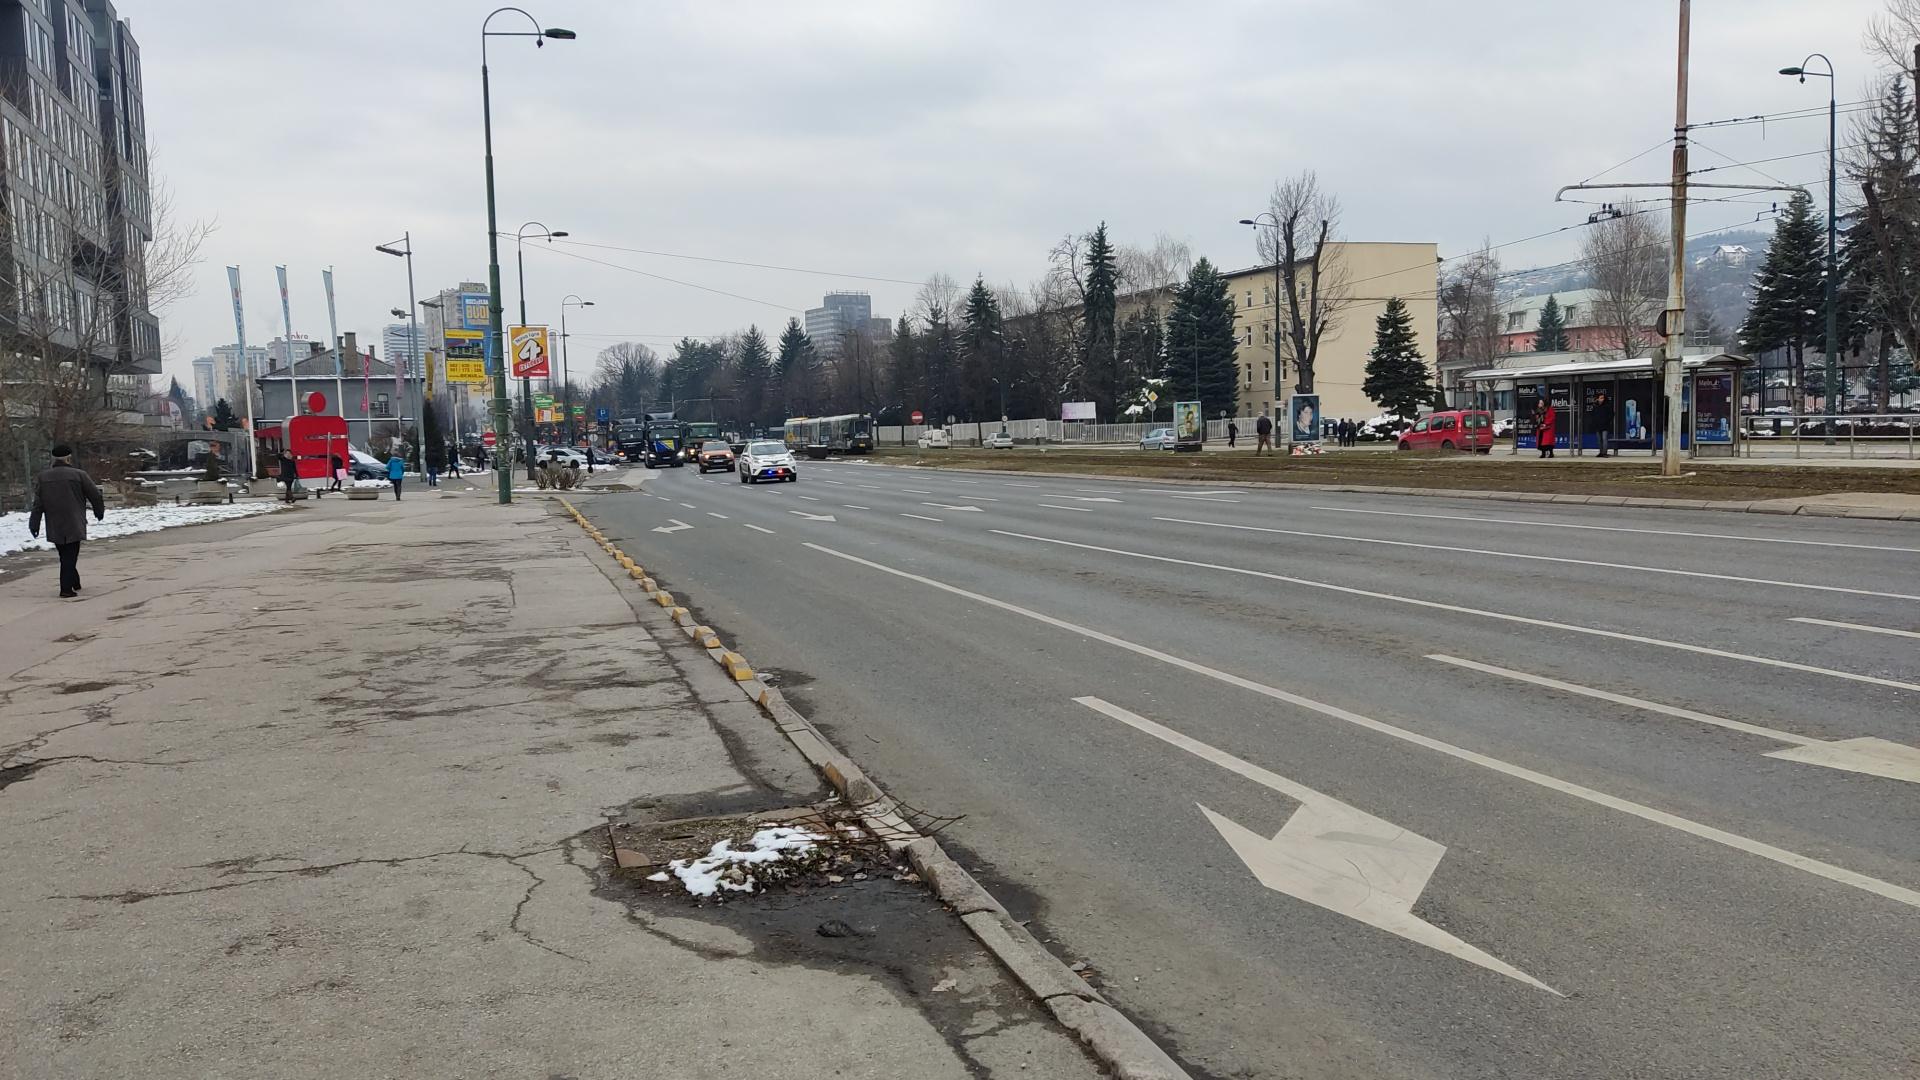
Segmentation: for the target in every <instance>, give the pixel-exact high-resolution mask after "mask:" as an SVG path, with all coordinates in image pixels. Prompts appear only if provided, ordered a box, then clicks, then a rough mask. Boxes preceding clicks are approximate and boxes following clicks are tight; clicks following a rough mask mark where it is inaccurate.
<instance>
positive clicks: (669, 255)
mask: <svg viewBox="0 0 1920 1080" xmlns="http://www.w3.org/2000/svg"><path fill="white" fill-rule="evenodd" d="M554 243H556V244H562V245H565V246H568V247H585V248H598V249H600V250H602V251H621V252H626V253H628V254H632V255H657V256H659V257H661V258H663V259H690V260H692V261H694V262H707V263H719V264H721V265H723V266H748V267H752V268H753V269H756V270H782V271H785V272H787V273H789V274H813V275H815V276H817V277H835V278H848V279H851V280H854V281H881V282H886V283H887V284H890V285H924V284H926V282H925V281H909V280H907V279H906V278H894V277H881V276H879V275H877V274H848V273H843V272H840V271H837V270H811V269H808V268H807V267H804V266H780V265H778V264H776V263H760V262H751V261H749V260H746V259H720V258H714V257H712V256H709V255H682V254H678V253H676V252H672V251H650V250H648V249H646V248H630V247H619V246H617V245H614V244H589V243H586V242H585V241H582V240H555V241H554Z"/></svg>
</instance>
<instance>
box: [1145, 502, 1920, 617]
mask: <svg viewBox="0 0 1920 1080" xmlns="http://www.w3.org/2000/svg"><path fill="white" fill-rule="evenodd" d="M1174 497H1175V498H1179V496H1177V495H1176V496H1174ZM1153 520H1155V521H1168V522H1173V523H1174V524H1177V525H1206V526H1210V527H1212V528H1215V529H1238V530H1240V531H1241V532H1259V533H1273V534H1275V535H1279V536H1305V537H1309V538H1312V539H1316V540H1345V541H1348V542H1350V543H1355V544H1381V545H1384V546H1387V547H1401V548H1418V549H1420V550H1423V551H1444V552H1447V553H1449V554H1454V555H1490V556H1493V557H1494V558H1500V559H1526V560H1528V561H1531V562H1552V563H1565V564H1567V565H1569V566H1597V567H1600V568H1602V569H1605V570H1632V571H1635V572H1636V573H1641V574H1670V575H1673V576H1675V577H1690V578H1707V579H1709V580H1713V581H1737V582H1740V583H1741V584H1743V585H1772V586H1775V587H1777V588H1782V589H1807V590H1810V591H1813V592H1831V593H1847V594H1849V595H1851V596H1877V597H1880V598H1881V599H1885V600H1920V595H1914V594H1912V593H1896V592H1879V591H1876V590H1874V589H1849V588H1847V587H1845V586H1843V585H1813V584H1810V583H1808V582H1804V581H1777V580H1775V579H1773V578H1752V577H1740V576H1739V575H1736V574H1710V573H1708V572H1706V571H1704V570H1677V569H1674V568H1672V567H1666V566H1636V565H1634V564H1633V563H1616V562H1601V561H1599V560H1597V559H1569V558H1565V557H1562V556H1559V555H1528V554H1525V553H1522V552H1518V551H1494V550H1491V549H1489V548H1469V547H1454V546H1453V545H1451V544H1419V543H1415V542H1414V541H1412V540H1385V539H1381V538H1380V537H1375V536H1345V535H1342V534H1340V533H1323V532H1306V531H1304V530H1301V529H1273V528H1266V527H1264V526H1260V525H1230V524H1228V523H1226V522H1224V521H1194V520H1192V519H1189V518H1168V517H1157V518H1154V519H1153Z"/></svg>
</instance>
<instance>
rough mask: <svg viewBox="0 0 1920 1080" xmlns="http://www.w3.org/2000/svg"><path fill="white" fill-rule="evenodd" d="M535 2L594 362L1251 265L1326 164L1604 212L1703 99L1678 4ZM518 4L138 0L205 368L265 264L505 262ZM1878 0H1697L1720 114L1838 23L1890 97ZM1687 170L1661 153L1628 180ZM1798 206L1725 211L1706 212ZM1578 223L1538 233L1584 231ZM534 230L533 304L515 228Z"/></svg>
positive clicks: (1853, 56)
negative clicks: (237, 292) (1876, 63)
mask: <svg viewBox="0 0 1920 1080" xmlns="http://www.w3.org/2000/svg"><path fill="white" fill-rule="evenodd" d="M529 3H530V4H531V7H530V9H529V10H531V11H533V13H534V14H535V15H537V16H539V17H541V18H542V19H544V20H546V21H548V22H549V23H550V24H555V25H561V26H565V27H568V28H571V29H573V30H575V31H577V32H578V33H579V40H577V41H571V42H553V43H551V44H549V45H548V46H547V47H545V48H542V49H539V50H536V49H535V48H534V47H533V45H532V44H531V42H530V41H529V40H528V39H524V38H496V39H493V43H492V45H491V53H490V55H491V63H492V75H493V87H494V97H495V100H494V134H495V147H496V153H497V156H498V184H499V194H500V223H501V227H502V228H503V229H504V230H506V231H508V232H512V231H513V230H514V229H516V228H517V227H518V226H519V225H520V224H521V223H522V222H525V221H528V220H530V219H537V220H540V221H543V222H545V223H546V224H547V225H548V226H550V227H551V228H554V229H563V230H567V231H568V232H570V233H571V234H572V235H571V238H570V239H569V240H568V241H566V242H564V243H555V244H552V245H548V244H545V243H529V244H528V246H527V255H526V269H527V285H528V303H529V307H530V309H531V314H532V317H533V321H536V322H538V321H557V319H558V303H559V299H560V298H561V297H562V296H563V295H565V294H568V293H577V294H579V295H581V296H583V297H585V298H587V299H590V300H593V301H595V307H593V308H592V309H590V310H587V311H585V312H584V313H582V312H580V311H577V310H576V311H574V312H572V313H570V315H569V322H570V328H571V329H572V330H573V331H574V338H573V341H572V344H573V345H574V346H575V352H574V362H575V363H574V366H575V367H576V368H579V367H581V366H582V365H583V363H584V361H583V360H582V359H581V355H580V354H581V353H582V352H585V353H589V354H590V353H591V352H592V351H594V350H595V349H597V348H598V347H600V346H603V345H605V344H607V343H610V342H612V341H615V340H620V339H634V340H641V341H645V342H647V343H649V344H651V345H653V346H654V347H655V348H656V349H659V350H660V351H662V352H663V353H664V352H665V351H666V346H667V344H668V343H669V342H670V341H672V340H673V339H675V338H678V337H679V336H681V335H692V336H702V335H711V334H718V333H725V332H729V331H732V330H736V329H739V328H742V327H744V326H745V325H746V324H747V323H750V322H756V323H758V324H760V325H761V327H762V328H763V329H764V328H767V327H776V328H777V327H778V326H779V325H780V324H782V323H784V321H785V320H786V318H787V317H788V316H789V315H791V314H798V313H799V312H800V311H801V310H802V309H804V308H806V307H809V306H813V305H816V304H818V303H819V297H820V294H821V293H822V292H824V291H827V290H829V289H836V288H859V289H866V290H868V291H870V292H872V294H873V297H874V310H875V312H876V314H886V315H893V314H896V313H898V312H899V311H900V310H901V309H902V308H903V307H904V306H906V305H907V304H908V303H909V302H910V301H911V298H912V295H913V293H914V292H915V287H914V285H912V284H908V283H909V282H918V281H921V280H923V279H925V278H926V277H927V276H928V275H929V274H933V273H946V274H950V275H952V276H953V277H955V278H958V279H961V280H962V281H968V280H971V279H972V277H973V276H974V275H975V274H976V273H979V274H984V275H986V277H987V279H988V280H989V281H990V282H994V283H1016V284H1021V285H1024V284H1026V283H1028V282H1030V281H1032V280H1033V279H1035V278H1036V277H1038V276H1040V275H1041V274H1043V273H1044V271H1045V260H1046V253H1047V250H1048V248H1049V247H1050V246H1051V245H1052V244H1053V243H1054V242H1055V241H1056V240H1057V239H1058V238H1059V237H1060V236H1061V235H1062V234H1065V233H1068V232H1078V231H1084V230H1087V229H1090V228H1091V227H1092V226H1093V225H1094V224H1096V223H1097V222H1099V221H1102V220H1104V221H1106V222H1107V223H1108V226H1109V228H1110V230H1111V231H1112V232H1113V234H1114V235H1115V236H1116V238H1117V239H1119V240H1120V241H1122V242H1135V243H1143V244H1144V243H1148V242H1150V241H1151V240H1152V238H1153V236H1154V234H1156V233H1167V234H1170V235H1172V236H1174V237H1176V238H1179V239H1182V240H1185V241H1187V242H1188V243H1190V244H1191V245H1192V247H1193V249H1194V251H1195V253H1196V254H1201V255H1207V256H1210V257H1211V258H1213V259H1214V260H1215V261H1216V262H1220V263H1225V264H1229V265H1233V266H1239V265H1245V264H1248V263H1251V262H1252V261H1254V259H1253V253H1252V242H1251V237H1250V236H1249V231H1248V230H1247V229H1246V228H1244V227H1242V226H1239V225H1236V224H1235V222H1236V220H1237V219H1239V218H1241V217H1244V216H1247V215H1249V214H1251V213H1253V212H1255V211H1257V210H1259V209H1262V208H1263V205H1264V201H1265V197H1266V194H1267V192H1268V190H1269V189H1270V188H1271V187H1272V185H1273V182H1274V181H1275V180H1276V179H1278V178H1280V177H1284V176H1287V175H1290V174H1292V173H1295V172H1298V171H1300V170H1302V169H1308V168H1311V169H1315V170H1317V171H1318V172H1319V174H1320V176H1321V178H1322V181H1323V183H1325V184H1326V185H1327V186H1328V187H1330V188H1332V189H1333V190H1334V191H1336V192H1337V193H1338V194H1339V196H1340V197H1341V199H1342V200H1343V201H1344V203H1345V208H1346V209H1345V232H1346V234H1347V235H1348V237H1350V238H1352V239H1358V240H1400V241H1433V242H1436V243H1438V244H1439V245H1440V250H1441V252H1442V254H1458V253H1460V252H1462V251H1464V250H1467V249H1469V248H1471V247H1474V246H1477V245H1478V244H1479V243H1480V241H1481V240H1482V239H1483V238H1490V239H1491V240H1493V241H1494V242H1495V243H1501V242H1504V241H1508V240H1514V239H1517V238H1520V237H1526V236H1530V235H1532V234H1535V233H1539V232H1541V231H1543V230H1547V229H1553V228H1556V227H1558V226H1561V225H1567V224H1571V223H1577V222H1582V221H1585V219H1586V215H1587V211H1588V210H1589V209H1591V208H1589V207H1581V206H1567V205H1555V204H1554V201H1553V196H1554V191H1555V189H1556V188H1558V187H1559V186H1560V185H1562V184H1568V183H1574V182H1577V181H1581V180H1584V179H1586V178H1587V177H1589V176H1591V175H1592V174H1595V173H1598V172H1600V171H1602V170H1604V169H1607V168H1608V167H1610V166H1613V165H1615V164H1617V163H1620V162H1622V161H1623V160H1625V159H1627V158H1630V157H1632V156H1633V155H1634V154H1636V153H1639V152H1641V151H1645V150H1649V149H1652V148H1654V147H1655V146H1656V144H1658V143H1660V141H1661V140H1662V139H1663V138H1666V137H1668V136H1669V135H1670V132H1671V129H1672V123H1673V120H1672V115H1673V113H1672V109H1673V67H1674V18H1675V15H1674V13H1675V7H1676V5H1675V3H1674V0H1613V2H1611V3H1607V4H1601V5H1594V4H1568V3H1561V2H1557V0H1555V2H1547V3H1541V2H1540V0H1468V2H1465V3H1450V4H1441V3H1427V2H1425V0H1264V2H1256V0H1240V2H1232V0H1185V2H1182V3H1166V2H1152V3H1146V2H1134V0H1106V2H1102V3H1093V2H1073V3H1068V2H1063V0H1040V2H1034V0H1026V2H1022V3H1002V2H998V0H963V2H960V3H951V2H950V3H944V4H932V3H924V2H918V0H883V2H848V0H815V2H804V0H793V2H766V3H752V2H743V3H726V4H717V3H688V2H684V0H682V2H671V0H567V2H561V0H529ZM493 7H494V5H493V4H491V3H469V2H466V0H399V2H396V0H385V2H372V0H330V2H327V3H250V4H235V3H231V2H229V0H121V2H120V9H121V12H122V14H123V15H124V16H126V17H128V18H130V19H131V20H132V23H133V28H134V33H135V35H136V37H137V38H138V40H139V41H140V43H141V48H142V52H143V56H144V61H145V70H146V109H147V118H148V126H149V129H150V131H151V135H152V139H153V142H154V146H155V162H156V170H157V172H158V173H159V174H160V175H162V176H163V177H164V178H165V180H166V181H167V183H168V184H169V185H170V186H171V187H172V189H173V191H174V195H175V199H176V204H177V207H178V210H179V212H180V214H181V216H182V217H184V218H187V219H212V220H215V221H217V223H218V231H217V232H216V233H215V234H214V236H213V237H212V239H211V241H210V242H209V244H208V247H207V251H206V255H207V257H206V260H205V262H204V263H203V264H202V266H201V267H200V268H199V271H198V273H197V283H198V292H197V294H196V295H195V296H194V297H192V298H191V299H189V300H187V301H185V302H184V303H182V304H181V305H180V306H179V308H178V309H177V310H175V311H174V312H172V313H171V314H170V317H169V320H168V324H169V325H168V327H167V330H168V333H169V336H170V338H171V339H172V340H173V342H174V345H173V349H172V352H171V353H170V355H169V359H168V368H167V370H168V371H169V373H173V374H177V375H179V376H180V378H181V381H182V383H184V384H187V385H189V386H190V385H191V383H190V380H189V378H188V377H187V376H188V374H189V369H188V366H187V365H188V363H189V362H190V361H191V359H192V358H193V357H194V356H196V355H200V354H202V353H204V352H205V351H206V350H207V349H209V348H210V347H212V346H214V345H218V344H222V343H226V342H230V341H232V340H233V336H234V335H233V321H232V315H231V309H230V307H229V306H228V303H227V295H226V287H225V270H224V268H225V266H227V265H228V264H234V265H238V266H239V267H241V271H242V280H243V284H244V286H245V289H246V306H247V325H248V336H249V338H250V339H251V340H253V341H256V342H260V341H264V340H266V339H267V338H268V337H270V336H273V335H275V334H278V333H279V332H280V329H281V318H280V311H279V304H278V296H277V294H276V292H275V288H274V280H273V268H274V266H275V265H276V264H281V263H284V264H286V265H287V266H288V268H289V273H290V276H291V283H292V290H291V295H292V309H293V326H294V330H295V332H296V333H304V334H308V335H311V336H313V337H317V338H323V337H325V335H326V333H327V325H326V307H325V301H324V298H323V294H322V291H321V282H320V271H321V270H322V269H323V268H325V267H328V266H331V267H333V268H334V271H335V275H336V284H337V288H338V294H339V309H340V326H341V329H342V330H343V331H344V330H356V331H359V332H360V333H361V335H362V340H366V338H367V336H368V335H375V336H376V339H377V334H378V330H379V327H380V326H381V325H382V324H384V323H385V322H388V321H390V319H389V318H388V316H387V314H386V313H387V311H388V309H389V308H392V307H396V306H398V307H405V306H406V301H407V294H406V285H407V283H406V274H405V267H404V265H403V264H402V263H401V262H400V261H399V260H396V259H390V258H388V257H386V256H383V255H380V254H377V253H375V252H374V251H373V245H375V244H377V243H381V242H385V241H392V240H395V239H397V238H398V237H399V236H400V235H401V233H402V232H405V231H408V230H411V232H412V234H413V241H414V246H415V250H416V251H417V252H418V258H417V266H416V269H417V276H418V283H419V288H420V291H421V292H422V293H423V294H425V293H431V292H433V291H435V290H437V289H439V288H441V287H443V286H446V285H451V284H453V283H455V282H457V281H461V280H473V281H484V280H485V278H486V269H487V262H486V218H485V189H484V185H483V179H482V172H481V156H482V145H481V128H480V85H479V71H478V67H479V59H480V57H479V36H478V31H479V28H480V23H481V20H482V19H483V18H484V17H485V16H486V14H487V12H488V11H490V10H492V8H493ZM1878 8H1879V2H1878V0H1738V2H1737V3H1735V2H1731V0H1722V2H1712V0H1708V2H1704V3H1700V4H1697V5H1696V11H1695V15H1694V27H1693V43H1694V52H1693V65H1694V68H1693V69H1694V76H1693V93H1692V109H1693V117H1694V119H1696V120H1707V119H1714V118H1721V117H1737V116H1748V115H1753V114H1759V113H1771V112H1776V111H1781V110H1792V109H1799V108H1804V107H1810V106H1820V105H1824V104H1825V103H1826V87H1825V83H1824V80H1810V81H1809V82H1808V83H1807V84H1806V85H1804V86H1803V85H1800V84H1798V83H1796V82H1795V81H1794V80H1792V79H1788V78H1782V77H1780V76H1778V75H1776V74H1774V72H1775V70H1776V69H1777V68H1779V67H1781V66H1783V65H1787V64H1794V63H1798V62H1799V61H1800V59H1801V58H1802V56H1804V55H1805V54H1806V53H1807V52H1808V51H1810V50H1818V51H1823V52H1826V53H1828V54H1829V55H1831V56H1832V57H1833V59H1834V62H1835V64H1836V65H1837V66H1838V68H1839V70H1840V72H1841V75H1842V78H1841V79H1840V83H1839V88H1840V96H1841V100H1842V101H1843V102H1847V101H1855V100H1858V99H1860V98H1861V97H1863V96H1864V95H1865V93H1866V92H1867V91H1868V89H1869V87H1870V85H1871V81H1872V78H1873V76H1874V71H1873V66H1872V64H1871V63H1870V62H1869V61H1868V59H1867V58H1866V57H1865V56H1864V55H1863V54H1862V52H1861V47H1860V43H1859V37H1860V29H1861V27H1862V26H1863V25H1864V23H1865V21H1866V19H1867V18H1868V16H1869V15H1870V14H1872V13H1873V12H1874V11H1876V10H1878ZM494 25H495V28H496V29H518V28H520V27H521V26H523V25H524V24H523V23H520V22H516V21H515V18H514V17H513V16H511V15H503V16H501V17H500V18H499V19H497V20H496V21H495V24H494ZM1824 136H1825V132H1824V125H1823V124H1822V123H1820V122H1819V121H1818V120H1793V121H1782V122H1778V123H1769V124H1766V125H1759V124H1754V125H1747V126H1737V127H1728V128H1723V129H1720V130H1719V131H1701V132H1699V137H1700V140H1701V141H1702V142H1703V143H1704V144H1705V146H1706V147H1709V148H1711V149H1710V150H1706V149H1703V150H1700V151H1697V157H1696V160H1695V165H1696V166H1700V165H1705V164H1711V163H1722V162H1725V161H1727V160H1733V161H1752V160H1755V159H1761V158H1769V159H1771V158H1783V159H1784V160H1777V161H1770V162H1768V163H1766V164H1764V165H1761V166H1759V167H1760V168H1762V169H1764V170H1765V171H1766V172H1767V173H1768V174H1770V175H1771V176H1772V177H1774V178H1776V179H1778V180H1780V181H1784V182H1790V183H1803V182H1812V181H1815V180H1819V179H1821V178H1822V177H1823V174H1824V160H1823V157H1822V156H1821V155H1820V153H1819V152H1820V151H1821V150H1822V149H1823V148H1824ZM1842 142H1843V144H1844V143H1845V142H1846V135H1845V131H1844V124H1843V131H1842ZM1715 152H1718V153H1721V154H1725V155H1726V157H1725V158H1721V157H1717V156H1716V153H1715ZM1789 155H1803V156H1789ZM1666 169H1667V155H1666V154H1665V153H1664V151H1663V150H1662V149H1653V152H1651V153H1648V154H1646V156H1644V157H1641V158H1640V159H1639V160H1638V161H1635V162H1633V163H1632V164H1630V165H1627V166H1626V167H1625V168H1622V169H1620V170H1618V171H1616V172H1612V173H1608V174H1607V178H1609V179H1619V180H1658V179H1663V178H1664V176H1665V173H1666ZM1702 179H1715V180H1732V179H1740V180H1744V181H1748V182H1759V183H1765V182H1769V181H1767V180H1765V179H1763V178H1761V177H1759V176H1758V175H1756V174H1755V173H1753V172H1751V171H1740V170H1733V169H1728V170H1726V171H1724V172H1722V173H1719V174H1716V175H1714V176H1710V177H1702ZM1768 198H1771V197H1770V196H1768V197H1762V198H1761V200H1760V201H1761V203H1764V202H1765V201H1766V199H1768ZM1764 208H1765V207H1764V205H1756V204H1752V203H1727V204H1720V205H1714V206H1706V207H1699V208H1696V209H1695V210H1694V211H1693V212H1692V216H1691V219H1690V231H1701V230H1705V229H1709V228H1713V227H1716V226H1725V225H1731V224H1734V223H1736V222H1740V221H1746V220H1750V219H1751V218H1752V217H1753V215H1754V213H1755V212H1756V210H1760V209H1764ZM1763 227H1765V226H1763ZM1577 235H1578V234H1577V233H1567V234H1562V235H1559V236H1551V237H1547V238H1543V239H1540V240H1536V241H1532V242H1529V243H1525V244H1518V245H1515V246H1512V247H1509V248H1506V249H1504V250H1503V251H1502V252H1501V254H1502V256H1503V258H1504V260H1505V264H1506V265H1507V266H1508V267H1509V268H1513V267H1519V266H1527V265H1538V264H1546V263H1552V262H1555V261H1558V260H1561V259H1565V258H1567V257H1569V256H1570V255H1571V254H1572V252H1573V250H1574V245H1575V242H1576V238H1577ZM586 245H594V246H586ZM622 249H625V250H622ZM649 253H651V254H649ZM662 253H668V254H662ZM673 256H681V257H673ZM502 257H503V263H504V266H503V282H504V285H505V288H506V301H507V305H508V310H509V315H510V316H511V312H512V310H513V306H514V304H515V302H516V299H517V295H516V292H515V288H514V279H513V270H514V268H513V244H512V241H511V239H509V240H508V242H507V244H506V247H505V250H504V251H503V253H502ZM689 257H698V258H689ZM700 259H711V260H733V261H735V262H746V263H763V264H775V265H778V266H784V267H797V268H804V269H808V270H818V271H827V272H828V273H826V274H815V273H794V272H789V271H783V270H769V269H757V268H753V267H747V266H737V265H730V264H729V263H727V262H719V261H700ZM669 279H671V280H669ZM874 279H877V280H874ZM728 294H731V295H728ZM576 377H578V375H577V373H576Z"/></svg>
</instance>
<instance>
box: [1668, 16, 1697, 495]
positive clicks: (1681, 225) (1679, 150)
mask: <svg viewBox="0 0 1920 1080" xmlns="http://www.w3.org/2000/svg"><path fill="white" fill-rule="evenodd" d="M1692 6H1693V5H1692V0H1680V48H1679V63H1678V67H1677V68H1676V71H1675V85H1674V97H1673V100H1674V105H1673V184H1672V186H1673V209H1672V210H1671V212H1669V213H1668V215H1667V225H1668V240H1667V245H1668V247H1669V248H1671V251H1669V253H1668V254H1669V255H1670V256H1671V258H1672V265H1671V268H1670V271H1669V273H1668V275H1667V317H1666V320H1665V322H1666V331H1667V341H1666V345H1665V347H1664V349H1663V350H1662V356H1661V362H1662V363H1663V364H1664V366H1665V370H1666V398H1667V423H1666V435H1665V438H1664V440H1663V445H1662V446H1661V453H1660V475H1662V476H1679V475H1680V432H1681V424H1680V422H1681V420H1682V419H1683V417H1682V415H1681V412H1682V404H1683V398H1684V395H1683V393H1682V390H1681V374H1680V373H1681V365H1680V360H1681V357H1682V356H1683V355H1684V353H1685V346H1686V343H1687V54H1688V50H1689V48H1690V44H1691V43H1690V36H1691V11H1692Z"/></svg>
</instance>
